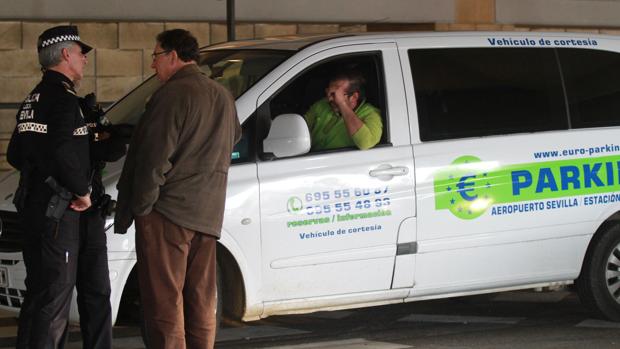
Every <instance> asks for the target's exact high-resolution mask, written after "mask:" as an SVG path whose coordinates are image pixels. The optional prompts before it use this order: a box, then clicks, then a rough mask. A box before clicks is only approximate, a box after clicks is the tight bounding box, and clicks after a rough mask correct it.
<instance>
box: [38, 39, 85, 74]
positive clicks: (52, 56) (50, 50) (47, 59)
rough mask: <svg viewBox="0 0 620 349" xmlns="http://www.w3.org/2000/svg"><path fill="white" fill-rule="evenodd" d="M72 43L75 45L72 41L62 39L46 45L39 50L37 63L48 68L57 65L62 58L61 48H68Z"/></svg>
mask: <svg viewBox="0 0 620 349" xmlns="http://www.w3.org/2000/svg"><path fill="white" fill-rule="evenodd" d="M73 45H77V44H76V43H75V42H73V41H63V42H59V43H56V44H53V45H50V46H47V47H44V48H42V49H41V51H39V64H41V67H42V68H43V69H48V68H51V67H54V66H56V65H58V64H59V63H60V62H61V60H62V49H63V48H66V49H67V50H70V49H71V48H72V47H73Z"/></svg>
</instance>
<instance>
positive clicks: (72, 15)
mask: <svg viewBox="0 0 620 349" xmlns="http://www.w3.org/2000/svg"><path fill="white" fill-rule="evenodd" d="M225 7H226V1H225V0H186V1H181V0H177V1H169V0H133V1H121V0H109V1H106V2H103V1H95V0H19V1H18V0H0V8H2V11H1V12H0V170H2V169H8V168H10V167H9V166H8V164H7V163H6V161H5V157H4V153H5V151H6V146H7V144H8V139H9V138H10V134H11V132H12V130H13V128H14V127H15V113H16V110H17V108H18V107H19V104H20V103H21V101H22V100H23V98H24V97H25V96H26V94H28V92H29V91H30V90H31V89H32V88H33V87H34V86H35V84H36V83H37V82H38V81H39V79H40V75H41V74H40V70H39V65H38V60H37V54H36V41H37V37H38V36H39V34H40V33H41V32H42V31H43V30H45V29H47V28H49V27H52V26H55V25H60V24H69V23H71V24H76V25H78V27H79V31H80V35H81V37H82V39H83V40H84V41H85V42H87V43H88V44H90V45H92V46H93V47H95V49H94V50H93V51H91V52H90V53H89V54H88V60H89V63H88V65H87V66H86V71H85V78H84V80H83V81H82V83H81V87H80V89H79V93H80V94H82V95H84V94H87V93H90V92H95V93H96V94H97V96H98V99H99V100H100V101H102V102H107V103H110V102H113V101H115V100H116V99H118V98H119V97H121V96H123V95H124V94H125V93H126V92H128V91H129V90H131V89H133V88H134V87H135V86H137V85H138V84H139V83H140V82H142V81H143V80H144V79H146V78H147V77H149V76H150V75H151V74H152V71H151V69H150V64H151V58H150V54H151V52H152V51H153V47H154V45H155V42H154V38H155V36H156V35H157V34H158V33H159V32H161V31H163V30H165V29H170V28H186V29H188V30H190V31H191V32H192V33H194V35H196V37H197V38H198V41H199V43H200V44H201V45H209V44H213V43H217V42H222V41H225V40H226V25H225V23H224V20H225V17H226V13H225ZM236 17H237V20H238V23H237V26H236V37H237V39H238V40H242V39H253V38H263V37H270V36H278V35H294V34H323V33H336V32H365V31H394V30H427V31H429V30H430V31H458V30H489V31H530V30H537V31H566V30H569V31H581V32H592V33H603V34H612V35H620V0H606V1H605V0H383V1H377V0H355V1H353V0H346V1H345V0H259V1H257V0H236Z"/></svg>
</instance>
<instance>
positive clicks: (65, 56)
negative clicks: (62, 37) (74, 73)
mask: <svg viewBox="0 0 620 349" xmlns="http://www.w3.org/2000/svg"><path fill="white" fill-rule="evenodd" d="M69 55H70V53H69V49H68V48H63V49H62V50H61V51H60V56H61V57H62V59H63V60H64V61H68V60H69Z"/></svg>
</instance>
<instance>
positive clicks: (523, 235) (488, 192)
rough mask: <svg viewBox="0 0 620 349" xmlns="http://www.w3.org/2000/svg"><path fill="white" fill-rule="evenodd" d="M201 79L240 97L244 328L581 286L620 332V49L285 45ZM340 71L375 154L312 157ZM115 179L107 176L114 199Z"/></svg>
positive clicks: (380, 39) (602, 43) (17, 294)
mask: <svg viewBox="0 0 620 349" xmlns="http://www.w3.org/2000/svg"><path fill="white" fill-rule="evenodd" d="M201 66H202V68H203V69H204V70H205V71H206V72H207V73H208V74H210V75H211V77H212V78H214V79H216V80H218V81H220V82H221V83H223V84H224V85H226V86H227V87H229V88H230V90H231V91H232V92H233V94H234V95H235V97H236V98H237V109H238V115H239V119H240V121H241V123H242V125H243V139H242V140H241V142H240V143H239V144H237V146H236V148H235V151H234V153H233V154H232V157H233V161H232V162H233V165H232V166H231V168H230V173H229V183H228V193H227V201H226V212H225V219H224V226H223V228H222V238H221V239H220V240H219V243H218V251H217V252H218V264H219V273H220V275H219V279H218V280H219V287H220V295H221V297H220V300H222V301H223V304H220V305H221V306H222V307H223V309H224V310H225V311H227V312H228V313H229V314H231V315H232V316H236V317H238V318H240V319H242V320H255V319H259V318H264V317H267V316H270V315H274V314H289V313H304V312H313V311H318V310H333V309H343V308H353V307H364V306H371V305H378V304H388V303H401V302H409V301H416V300H422V299H431V298H441V297H453V296H462V295H471V294H479V293H486V292H497V291H506V290H517V289H526V288H533V287H544V286H552V285H564V284H570V283H573V282H575V283H576V284H577V286H578V287H577V288H578V290H579V291H580V295H581V297H582V299H583V300H584V303H585V304H586V305H587V306H588V307H589V308H590V309H592V310H593V311H594V312H596V313H597V314H598V315H600V316H603V317H605V318H607V319H611V320H615V321H620V38H617V37H612V36H599V35H589V34H568V33H510V32H504V33H481V32H476V33H407V34H367V35H345V34H343V35H334V36H319V37H309V38H308V37H307V38H299V37H297V38H278V39H272V40H260V41H247V42H234V43H225V44H220V45H214V46H211V47H208V48H206V49H205V50H204V51H203V55H202V62H201ZM342 66H351V67H355V69H357V70H359V71H361V72H362V73H363V75H364V76H365V78H366V100H367V102H369V103H371V104H372V105H374V106H376V107H377V108H379V109H380V111H381V114H382V117H383V125H384V128H383V135H382V138H381V141H380V143H379V144H378V145H377V146H375V147H374V148H372V149H369V150H364V151H362V150H358V149H354V148H344V149H336V150H329V151H321V152H311V151H308V150H307V149H309V142H310V139H309V135H308V129H307V127H306V124H305V121H304V119H303V115H304V113H305V112H306V111H307V110H308V108H309V106H310V105H312V103H314V102H315V101H317V100H318V99H320V98H321V97H323V94H324V88H325V86H326V84H327V82H328V80H329V77H330V76H331V75H333V74H334V72H336V71H337V67H342ZM157 86H158V83H157V81H156V80H155V79H150V80H148V81H146V82H145V83H144V84H142V85H141V86H139V87H138V88H136V89H135V90H134V91H132V92H131V93H129V94H128V95H127V96H126V97H124V98H123V99H122V100H120V101H119V102H117V103H116V104H115V105H113V106H112V107H111V108H109V109H108V111H107V115H106V116H107V118H108V119H109V120H110V121H111V122H112V123H135V122H136V121H137V120H138V119H139V118H140V116H141V114H142V112H143V110H144V105H145V101H146V100H147V99H148V98H149V96H150V95H151V94H152V93H153V91H154V90H155V89H156V88H157ZM121 168H122V163H121V162H118V163H114V164H110V165H108V166H107V168H106V174H105V184H106V186H107V191H108V193H110V194H112V195H113V196H116V189H115V184H116V181H117V179H118V177H119V174H120V171H121ZM17 177H18V176H17V175H16V174H15V173H12V174H8V175H5V177H4V178H3V180H2V182H1V183H0V198H1V199H3V200H4V201H3V203H2V204H1V206H0V210H1V212H0V217H1V219H2V224H3V225H2V236H1V239H0V249H1V251H2V252H1V253H0V260H1V264H0V303H1V304H2V306H3V307H4V308H6V309H14V310H18V308H19V306H20V304H21V301H22V298H23V294H24V277H25V270H24V265H23V262H22V256H21V254H20V252H19V244H18V240H19V238H20V233H19V228H18V227H17V225H16V217H15V213H14V207H13V206H12V204H11V198H12V193H13V191H14V190H15V187H16V185H17ZM108 224H109V225H108V228H109V227H110V226H111V224H112V219H110V220H109V221H108ZM112 230H113V229H108V250H109V260H110V277H111V280H112V306H113V309H114V314H115V318H116V314H117V313H118V312H119V310H120V311H123V310H127V309H132V308H131V306H132V304H134V303H135V302H134V301H135V299H133V298H132V297H135V293H136V282H135V278H136V276H135V272H134V269H135V262H136V255H135V248H134V231H133V230H130V232H129V233H128V234H126V235H114V234H112ZM75 308H76V307H73V309H75ZM74 316H75V314H74ZM74 318H75V317H74Z"/></svg>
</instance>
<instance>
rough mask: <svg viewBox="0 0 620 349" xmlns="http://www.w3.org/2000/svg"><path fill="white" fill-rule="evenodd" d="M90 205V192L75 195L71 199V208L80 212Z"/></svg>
mask: <svg viewBox="0 0 620 349" xmlns="http://www.w3.org/2000/svg"><path fill="white" fill-rule="evenodd" d="M91 205H92V203H91V202H90V193H89V194H86V195H84V196H77V195H76V198H75V200H73V201H71V206H70V207H71V209H73V210H75V211H78V212H82V211H84V210H86V209H87V208H89V207H90V206H91Z"/></svg>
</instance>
